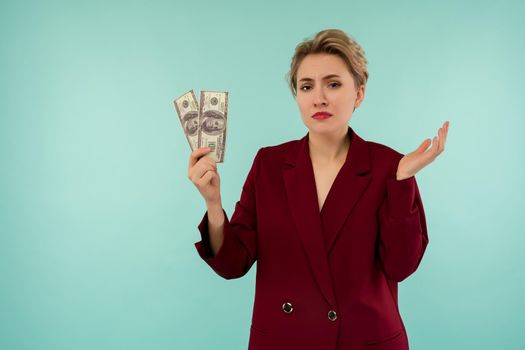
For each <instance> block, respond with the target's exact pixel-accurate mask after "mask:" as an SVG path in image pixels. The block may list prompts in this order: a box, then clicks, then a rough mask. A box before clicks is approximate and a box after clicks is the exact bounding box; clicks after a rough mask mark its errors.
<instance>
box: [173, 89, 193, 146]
mask: <svg viewBox="0 0 525 350" xmlns="http://www.w3.org/2000/svg"><path fill="white" fill-rule="evenodd" d="M173 104H174V105H175V109H176V110H177V114H178V115H179V120H180V123H181V125H182V130H183V131H184V134H186V138H187V139H188V142H189V144H190V148H191V151H192V152H193V151H195V150H196V149H197V148H199V105H198V104H197V99H196V98H195V94H194V93H193V90H190V91H188V92H186V93H185V94H184V95H182V96H180V97H179V98H177V99H176V100H175V101H173Z"/></svg>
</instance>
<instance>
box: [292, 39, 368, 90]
mask: <svg viewBox="0 0 525 350" xmlns="http://www.w3.org/2000/svg"><path fill="white" fill-rule="evenodd" d="M316 53H327V54H332V55H336V56H339V57H340V58H341V59H342V60H343V61H344V62H345V63H346V66H347V67H348V70H349V72H350V73H351V74H352V76H353V78H354V83H355V87H356V89H357V88H359V87H360V86H361V85H366V82H367V80H368V70H367V68H366V65H367V63H368V61H367V60H366V57H365V52H364V50H363V48H362V47H361V46H360V45H359V44H358V43H357V42H356V41H355V40H354V39H353V38H352V37H350V36H348V35H347V34H346V33H345V32H343V31H342V30H339V29H326V30H322V31H320V32H319V33H317V34H316V35H315V37H314V38H313V39H306V40H304V41H303V42H301V43H300V44H299V45H297V46H296V48H295V53H294V55H293V57H292V62H291V64H290V71H289V72H288V74H287V75H286V80H287V82H288V85H289V86H290V89H291V90H292V95H293V96H294V97H296V96H297V70H298V69H299V65H300V64H301V62H302V61H303V59H304V58H305V57H306V56H307V55H309V54H316Z"/></svg>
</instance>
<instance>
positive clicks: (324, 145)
mask: <svg viewBox="0 0 525 350" xmlns="http://www.w3.org/2000/svg"><path fill="white" fill-rule="evenodd" d="M308 147H309V148H310V159H311V160H312V162H315V163H317V164H327V163H332V162H334V161H344V160H345V159H346V155H347V152H348V149H349V148H350V140H349V139H348V128H346V129H342V130H341V131H340V132H338V133H337V134H316V133H312V132H309V133H308Z"/></svg>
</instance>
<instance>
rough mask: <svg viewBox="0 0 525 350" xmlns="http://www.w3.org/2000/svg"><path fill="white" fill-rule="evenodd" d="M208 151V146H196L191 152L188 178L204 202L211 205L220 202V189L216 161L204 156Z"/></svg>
mask: <svg viewBox="0 0 525 350" xmlns="http://www.w3.org/2000/svg"><path fill="white" fill-rule="evenodd" d="M209 152H211V150H210V148H209V147H203V148H197V149H196V150H195V151H193V152H191V155H190V161H189V165H188V178H189V179H190V180H191V182H193V184H194V185H195V186H196V187H197V189H198V190H199V192H200V193H201V195H202V197H203V198H204V200H205V201H206V204H207V205H213V204H218V203H220V201H221V190H220V177H219V173H218V172H217V163H216V162H215V160H213V159H212V158H210V157H204V156H205V155H206V154H208V153H209Z"/></svg>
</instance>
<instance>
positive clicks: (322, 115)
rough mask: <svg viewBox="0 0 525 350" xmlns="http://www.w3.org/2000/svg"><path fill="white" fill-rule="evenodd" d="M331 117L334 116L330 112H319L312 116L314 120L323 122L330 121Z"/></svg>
mask: <svg viewBox="0 0 525 350" xmlns="http://www.w3.org/2000/svg"><path fill="white" fill-rule="evenodd" d="M331 116H332V114H330V113H328V112H317V113H315V114H314V115H312V118H314V119H317V120H322V119H328V118H330V117H331Z"/></svg>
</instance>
